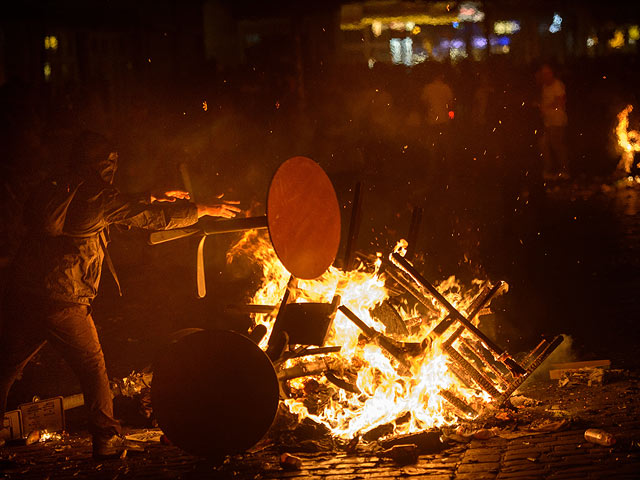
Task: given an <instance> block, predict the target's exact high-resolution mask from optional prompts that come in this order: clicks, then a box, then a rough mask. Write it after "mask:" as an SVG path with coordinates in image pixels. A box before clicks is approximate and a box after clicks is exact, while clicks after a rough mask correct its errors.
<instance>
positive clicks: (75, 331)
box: [0, 295, 120, 438]
mask: <svg viewBox="0 0 640 480" xmlns="http://www.w3.org/2000/svg"><path fill="white" fill-rule="evenodd" d="M2 307H3V311H2V325H1V327H0V418H2V417H3V416H4V412H5V411H6V408H7V395H8V394H9V389H10V388H11V386H12V385H13V383H14V381H15V380H16V378H17V377H18V376H19V375H20V374H21V373H22V370H23V369H24V367H25V366H26V365H27V363H29V361H30V360H31V359H32V358H33V357H34V356H35V354H36V353H38V351H39V350H40V349H41V348H42V347H43V346H44V345H45V343H46V342H49V343H50V344H51V345H52V346H53V347H54V348H55V349H56V350H57V351H58V352H60V354H61V355H62V356H63V358H64V359H65V360H66V361H67V363H68V364H69V365H70V366H71V368H72V370H73V371H74V372H75V374H76V375H77V376H78V379H79V380H80V384H81V386H82V392H83V394H84V401H85V405H86V406H87V408H88V410H89V429H90V431H91V433H92V434H93V435H94V437H102V438H108V437H111V436H112V435H114V434H119V433H120V424H119V423H118V421H117V420H115V419H114V418H113V400H112V397H111V390H110V388H109V379H108V377H107V369H106V366H105V362H104V355H103V353H102V347H101V346H100V341H99V340H98V332H97V331H96V327H95V325H94V323H93V319H92V318H91V314H90V310H89V307H88V306H87V305H79V304H56V303H53V302H46V301H45V302H42V301H37V300H36V299H34V298H30V297H28V296H22V295H8V296H7V297H6V298H5V300H4V302H3V305H2Z"/></svg>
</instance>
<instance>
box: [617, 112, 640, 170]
mask: <svg viewBox="0 0 640 480" xmlns="http://www.w3.org/2000/svg"><path fill="white" fill-rule="evenodd" d="M632 110H633V106H632V105H627V106H626V107H625V108H624V109H623V110H622V111H621V112H620V113H618V125H617V126H616V136H617V137H618V145H619V146H620V148H621V149H622V158H621V159H620V163H619V164H618V169H620V170H622V171H624V172H625V173H631V168H632V167H633V159H634V156H635V153H636V152H640V132H638V131H637V130H629V114H630V113H631V111H632Z"/></svg>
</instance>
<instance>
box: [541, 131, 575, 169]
mask: <svg viewBox="0 0 640 480" xmlns="http://www.w3.org/2000/svg"><path fill="white" fill-rule="evenodd" d="M566 130H567V128H566V127H544V133H543V134H542V137H541V139H540V148H541V151H542V158H543V162H544V173H545V174H548V175H553V174H557V173H569V154H568V150H567V139H566Z"/></svg>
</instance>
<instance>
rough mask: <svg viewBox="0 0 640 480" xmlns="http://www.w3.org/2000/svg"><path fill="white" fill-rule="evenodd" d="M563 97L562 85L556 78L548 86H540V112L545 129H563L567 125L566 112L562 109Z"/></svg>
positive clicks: (564, 93) (563, 89)
mask: <svg viewBox="0 0 640 480" xmlns="http://www.w3.org/2000/svg"><path fill="white" fill-rule="evenodd" d="M565 96H566V91H565V88H564V83H562V82H561V81H560V80H558V79H557V78H556V79H554V80H553V82H551V83H550V84H549V85H543V86H542V103H541V104H540V111H541V112H542V120H543V121H544V126H545V127H564V126H566V125H567V111H566V109H565V107H564V98H565ZM557 104H559V105H560V106H558V105H557Z"/></svg>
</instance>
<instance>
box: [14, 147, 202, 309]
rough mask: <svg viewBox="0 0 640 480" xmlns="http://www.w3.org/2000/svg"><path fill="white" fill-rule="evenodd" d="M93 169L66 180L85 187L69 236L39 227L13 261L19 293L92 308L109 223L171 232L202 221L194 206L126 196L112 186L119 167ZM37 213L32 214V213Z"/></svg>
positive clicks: (103, 164)
mask: <svg viewBox="0 0 640 480" xmlns="http://www.w3.org/2000/svg"><path fill="white" fill-rule="evenodd" d="M100 157H101V158H102V159H104V158H106V157H105V156H104V155H101V156H100ZM89 167H91V168H80V169H77V170H76V171H75V172H73V173H71V174H68V175H67V176H66V178H64V180H62V181H67V182H68V183H70V184H72V185H73V184H74V183H76V184H78V183H79V184H80V186H79V187H78V190H77V192H76V194H75V195H74V197H73V200H72V201H71V203H70V205H69V208H68V211H67V215H66V219H65V222H64V229H63V232H64V233H63V234H62V235H59V236H49V235H46V234H44V232H42V231H39V230H38V228H37V227H34V228H32V229H31V230H30V232H29V233H28V235H27V238H26V239H25V241H24V242H23V244H22V247H21V248H20V250H19V252H18V254H17V255H16V258H15V259H14V261H13V269H12V270H13V272H12V273H13V275H12V285H11V287H13V290H14V291H15V290H17V291H21V292H26V293H29V294H30V295H35V296H37V297H41V298H44V299H47V300H51V301H55V302H63V303H75V304H90V303H91V301H92V300H93V299H94V298H95V296H96V295H97V293H98V285H99V282H100V275H101V272H102V263H103V260H104V250H103V245H102V242H101V238H100V237H101V234H103V231H104V230H105V229H106V228H107V227H108V226H109V225H111V224H118V225H125V226H129V227H139V228H145V229H151V230H166V229H171V228H179V227H186V226H189V225H193V224H194V223H196V222H197V221H198V213H197V208H196V206H195V205H194V204H192V203H189V202H185V201H176V202H175V203H169V202H162V203H153V204H152V203H149V201H148V200H145V199H141V198H136V197H130V196H126V195H123V194H122V193H120V192H119V191H118V190H117V189H116V188H115V187H113V186H112V185H111V184H110V182H109V180H110V178H112V176H113V173H114V172H115V164H111V163H110V162H108V161H104V160H101V161H100V162H99V163H96V162H94V163H93V164H91V165H89ZM47 181H52V180H51V179H48V180H47ZM37 213H38V212H34V211H32V212H29V211H27V212H26V215H27V216H28V215H32V216H37Z"/></svg>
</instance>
